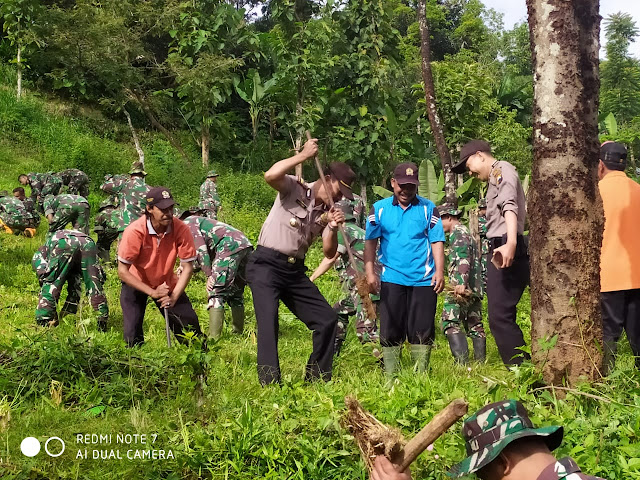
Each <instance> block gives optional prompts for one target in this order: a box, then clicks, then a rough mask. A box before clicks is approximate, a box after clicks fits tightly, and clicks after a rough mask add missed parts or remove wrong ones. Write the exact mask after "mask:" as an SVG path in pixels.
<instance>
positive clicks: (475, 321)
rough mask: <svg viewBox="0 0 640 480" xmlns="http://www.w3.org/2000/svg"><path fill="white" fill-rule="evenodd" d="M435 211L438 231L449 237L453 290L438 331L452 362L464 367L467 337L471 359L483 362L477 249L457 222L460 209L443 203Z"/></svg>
mask: <svg viewBox="0 0 640 480" xmlns="http://www.w3.org/2000/svg"><path fill="white" fill-rule="evenodd" d="M438 211H439V212H440V218H441V219H442V228H443V229H444V231H445V233H447V234H449V269H448V274H449V286H450V287H453V289H454V291H453V292H452V293H448V294H447V295H446V296H445V299H444V308H443V310H442V331H443V332H444V334H445V335H446V336H447V340H448V341H449V347H450V348H451V353H452V354H453V358H454V360H455V362H456V363H459V364H463V365H465V364H467V363H468V361H469V347H468V344H467V334H468V335H469V336H470V337H471V341H472V342H473V353H474V358H475V360H478V361H481V362H483V361H484V360H485V358H486V351H487V345H486V342H487V339H486V335H485V332H484V327H483V326H482V296H483V290H482V277H481V266H480V257H479V253H478V247H477V245H476V242H475V241H474V240H473V237H472V236H471V233H470V232H469V229H468V228H467V227H466V226H465V225H463V224H462V223H460V216H461V215H462V212H461V211H460V210H458V209H456V208H455V206H453V205H450V204H446V203H445V204H443V205H440V206H439V207H438ZM465 330H466V332H467V333H465Z"/></svg>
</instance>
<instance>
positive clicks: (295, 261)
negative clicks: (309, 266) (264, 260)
mask: <svg viewBox="0 0 640 480" xmlns="http://www.w3.org/2000/svg"><path fill="white" fill-rule="evenodd" d="M256 252H257V253H259V254H260V255H266V256H269V257H272V258H277V259H278V260H284V261H285V262H287V263H290V264H291V265H304V257H303V258H298V257H293V256H289V255H287V254H286V253H282V252H279V251H278V250H274V249H273V248H268V247H263V246H262V245H258V247H257V248H256Z"/></svg>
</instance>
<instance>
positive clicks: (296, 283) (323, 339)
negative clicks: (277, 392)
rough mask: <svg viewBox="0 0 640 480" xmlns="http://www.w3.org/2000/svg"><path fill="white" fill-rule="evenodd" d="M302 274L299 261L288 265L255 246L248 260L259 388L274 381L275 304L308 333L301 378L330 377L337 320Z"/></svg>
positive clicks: (281, 257) (276, 362)
mask: <svg viewBox="0 0 640 480" xmlns="http://www.w3.org/2000/svg"><path fill="white" fill-rule="evenodd" d="M305 271H306V267H305V266H304V262H303V261H302V260H297V261H296V263H289V262H288V261H287V257H286V256H285V255H284V254H282V253H280V252H277V251H275V250H271V249H267V248H264V247H260V246H259V247H258V248H257V249H256V251H255V252H253V253H252V254H251V257H249V263H248V264H247V280H248V282H249V287H250V288H251V293H252V294H253V306H254V309H255V313H256V320H257V323H258V378H259V380H260V383H261V384H262V385H266V384H269V383H279V382H280V362H279V360H278V305H279V301H280V300H282V302H283V303H284V304H285V305H286V306H287V307H288V308H289V310H291V312H292V313H293V314H294V315H295V316H296V317H298V318H299V319H300V320H302V321H303V322H304V324H305V325H306V326H307V328H309V329H310V330H312V331H313V351H312V352H311V356H310V357H309V361H308V362H307V367H306V374H305V378H306V380H315V379H318V378H321V379H323V380H330V379H331V369H332V366H333V350H334V340H335V336H336V329H337V324H338V316H337V314H336V312H334V310H333V309H332V308H331V305H329V304H328V303H327V301H326V300H325V298H324V297H323V296H322V294H321V293H320V290H318V287H316V286H315V285H314V284H313V283H312V282H311V280H309V278H308V277H307V276H306V275H305Z"/></svg>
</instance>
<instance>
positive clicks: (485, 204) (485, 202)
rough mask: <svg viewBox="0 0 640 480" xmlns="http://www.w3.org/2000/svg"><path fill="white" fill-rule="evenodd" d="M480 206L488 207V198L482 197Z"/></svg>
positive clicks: (479, 202) (479, 201)
mask: <svg viewBox="0 0 640 480" xmlns="http://www.w3.org/2000/svg"><path fill="white" fill-rule="evenodd" d="M478 208H487V199H486V198H481V199H480V200H478Z"/></svg>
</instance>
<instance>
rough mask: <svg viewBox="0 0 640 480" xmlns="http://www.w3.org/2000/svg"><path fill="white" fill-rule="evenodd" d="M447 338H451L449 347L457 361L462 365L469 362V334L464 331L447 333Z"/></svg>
mask: <svg viewBox="0 0 640 480" xmlns="http://www.w3.org/2000/svg"><path fill="white" fill-rule="evenodd" d="M447 339H448V340H449V347H450V348H451V353H452V354H453V359H454V361H455V363H457V364H460V365H466V364H467V363H469V345H468V344H467V335H466V334H465V333H464V332H456V333H447Z"/></svg>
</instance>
